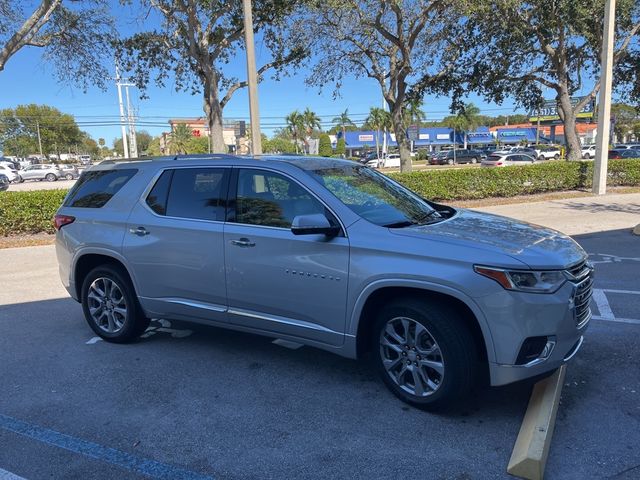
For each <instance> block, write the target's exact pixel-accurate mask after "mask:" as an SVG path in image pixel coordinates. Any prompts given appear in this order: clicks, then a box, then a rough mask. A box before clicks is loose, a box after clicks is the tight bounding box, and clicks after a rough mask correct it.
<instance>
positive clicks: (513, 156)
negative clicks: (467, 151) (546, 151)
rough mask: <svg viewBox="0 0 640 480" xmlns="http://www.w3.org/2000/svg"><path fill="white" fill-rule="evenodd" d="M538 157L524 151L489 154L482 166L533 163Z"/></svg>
mask: <svg viewBox="0 0 640 480" xmlns="http://www.w3.org/2000/svg"><path fill="white" fill-rule="evenodd" d="M532 163H536V159H535V158H533V157H532V156H531V155H526V154H524V153H505V154H497V153H494V154H493V155H489V156H488V157H487V158H486V159H485V160H483V161H482V164H481V165H480V166H481V167H509V166H513V165H531V164H532Z"/></svg>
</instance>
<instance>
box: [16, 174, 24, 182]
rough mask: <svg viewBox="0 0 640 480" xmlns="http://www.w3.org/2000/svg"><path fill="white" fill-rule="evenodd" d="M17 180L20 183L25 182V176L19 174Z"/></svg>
mask: <svg viewBox="0 0 640 480" xmlns="http://www.w3.org/2000/svg"><path fill="white" fill-rule="evenodd" d="M16 182H18V183H22V182H24V178H22V175H18V178H16Z"/></svg>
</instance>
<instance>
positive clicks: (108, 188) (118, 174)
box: [64, 168, 138, 208]
mask: <svg viewBox="0 0 640 480" xmlns="http://www.w3.org/2000/svg"><path fill="white" fill-rule="evenodd" d="M137 171H138V170H136V169H133V168H132V169H123V170H95V171H89V172H85V173H83V174H82V175H81V176H80V178H79V179H78V181H77V182H76V184H75V185H74V186H73V188H72V189H71V192H69V196H68V197H67V199H66V201H65V202H64V206H65V207H77V208H101V207H103V206H104V205H105V204H106V203H107V202H108V201H109V200H110V199H111V197H113V196H114V195H115V194H116V193H118V191H119V190H120V189H121V188H122V187H123V186H124V185H125V184H126V183H127V182H128V181H129V180H130V179H131V177H133V176H134V175H135V173H136V172H137Z"/></svg>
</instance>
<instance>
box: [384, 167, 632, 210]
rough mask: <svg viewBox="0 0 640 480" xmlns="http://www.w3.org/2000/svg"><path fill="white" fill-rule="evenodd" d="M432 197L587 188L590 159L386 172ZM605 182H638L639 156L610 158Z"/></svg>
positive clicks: (622, 183)
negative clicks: (505, 165) (502, 166)
mask: <svg viewBox="0 0 640 480" xmlns="http://www.w3.org/2000/svg"><path fill="white" fill-rule="evenodd" d="M389 176H391V177H392V178H393V179H394V180H396V181H398V182H400V183H402V184H403V185H405V186H407V187H409V188H410V189H411V190H413V191H415V192H417V193H418V194H420V195H421V196H423V197H425V198H429V199H432V200H473V199H479V198H487V197H513V196H516V195H529V194H533V193H544V192H556V191H562V190H576V189H583V188H591V185H592V180H593V162H565V161H562V162H556V161H551V162H546V163H539V164H535V165H526V166H515V167H505V168H461V169H442V170H421V171H416V172H411V173H392V174H389ZM607 184H608V185H609V186H639V185H640V160H635V159H625V160H610V161H609V177H608V181H607Z"/></svg>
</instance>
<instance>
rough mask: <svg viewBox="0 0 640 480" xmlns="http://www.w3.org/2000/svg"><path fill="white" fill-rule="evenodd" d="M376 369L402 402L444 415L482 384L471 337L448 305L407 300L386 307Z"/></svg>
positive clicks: (377, 333)
mask: <svg viewBox="0 0 640 480" xmlns="http://www.w3.org/2000/svg"><path fill="white" fill-rule="evenodd" d="M372 341H373V345H372V350H373V352H374V358H375V363H376V368H377V370H378V372H379V374H380V375H381V377H382V380H383V381H384V383H385V384H386V385H387V387H388V388H389V389H390V390H391V391H392V392H393V393H394V394H395V395H396V396H397V397H398V398H400V399H401V400H403V401H404V402H406V403H408V404H410V405H413V406H415V407H418V408H423V409H440V408H443V407H447V406H450V405H452V404H453V403H454V402H455V401H456V400H458V399H461V398H463V397H464V396H465V395H467V394H468V393H469V392H470V391H471V389H472V387H473V385H474V383H475V381H476V378H477V371H478V360H477V358H478V357H477V354H476V346H475V342H474V340H473V337H472V336H471V332H470V331H469V329H468V328H467V327H466V325H465V323H464V321H463V319H462V318H461V317H460V315H459V314H458V313H457V312H456V311H455V310H454V309H452V308H449V307H447V306H446V305H435V304H432V303H429V302H425V301H421V300H417V299H411V298H407V299H404V300H396V301H394V302H391V303H389V304H388V305H386V306H385V307H384V308H383V309H382V310H381V311H380V313H379V314H378V317H377V319H376V321H375V325H374V334H373V336H372Z"/></svg>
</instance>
